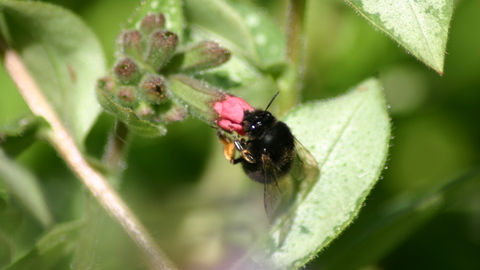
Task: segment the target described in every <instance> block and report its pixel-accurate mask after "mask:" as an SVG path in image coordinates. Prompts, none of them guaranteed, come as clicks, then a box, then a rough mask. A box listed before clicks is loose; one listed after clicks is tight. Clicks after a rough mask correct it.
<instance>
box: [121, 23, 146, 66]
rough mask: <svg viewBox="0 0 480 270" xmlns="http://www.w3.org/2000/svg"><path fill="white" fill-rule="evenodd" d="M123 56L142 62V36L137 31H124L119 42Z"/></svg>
mask: <svg viewBox="0 0 480 270" xmlns="http://www.w3.org/2000/svg"><path fill="white" fill-rule="evenodd" d="M117 42H118V44H119V49H120V52H121V53H122V54H125V55H128V56H131V57H133V58H134V59H138V60H142V51H143V49H142V34H140V32H139V31H137V30H124V31H122V33H120V35H119V36H118V40H117Z"/></svg>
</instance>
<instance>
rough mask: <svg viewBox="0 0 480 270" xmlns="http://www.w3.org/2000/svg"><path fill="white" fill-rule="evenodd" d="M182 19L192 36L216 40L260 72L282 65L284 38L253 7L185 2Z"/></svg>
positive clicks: (218, 0)
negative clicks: (189, 28)
mask: <svg viewBox="0 0 480 270" xmlns="http://www.w3.org/2000/svg"><path fill="white" fill-rule="evenodd" d="M212 14H215V16H212ZM185 16H186V18H187V21H188V23H189V24H190V26H192V29H193V32H194V33H195V34H198V35H201V36H202V37H203V38H210V39H215V40H220V41H221V43H222V45H225V46H226V47H227V48H228V49H230V50H232V51H233V52H234V55H235V54H238V55H241V56H243V57H244V58H246V59H248V60H249V61H250V62H252V63H255V64H256V65H259V67H260V68H265V67H267V66H268V65H271V64H274V63H278V62H282V61H284V56H285V38H284V36H283V34H282V32H281V31H280V29H278V27H277V26H276V25H275V24H274V23H273V22H272V21H271V20H270V18H269V17H268V16H267V15H266V14H264V13H262V12H261V11H260V9H258V8H256V7H255V6H253V5H249V4H245V3H240V2H233V1H232V2H230V3H226V2H225V1H221V0H209V1H198V0H186V1H185Z"/></svg>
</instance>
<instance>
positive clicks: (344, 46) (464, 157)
mask: <svg viewBox="0 0 480 270" xmlns="http://www.w3.org/2000/svg"><path fill="white" fill-rule="evenodd" d="M55 2H56V3H61V4H62V5H65V6H69V7H70V8H72V9H73V11H74V12H75V13H77V14H79V15H75V14H74V13H73V12H70V11H68V10H66V9H64V8H61V7H58V6H56V5H53V4H47V3H42V2H30V1H0V6H1V8H0V31H1V36H2V37H3V39H4V41H5V43H6V46H7V47H8V48H11V49H14V50H15V51H17V52H18V53H19V54H20V57H21V60H22V61H23V62H24V64H25V65H26V66H27V68H28V71H29V72H30V74H31V75H32V76H33V78H34V79H35V82H36V83H37V84H38V86H39V87H40V90H41V92H42V94H43V95H44V96H45V97H46V99H47V101H48V102H49V105H50V106H52V107H53V108H54V110H55V112H56V113H57V114H58V115H59V116H60V117H61V121H62V124H63V125H65V126H66V127H67V128H68V131H69V132H70V135H71V136H73V138H74V139H75V142H76V144H77V147H79V148H80V150H82V155H83V156H84V157H85V158H87V159H89V160H91V161H92V164H96V165H91V166H92V167H100V166H103V165H106V167H113V168H110V169H112V170H113V171H115V170H116V171H118V172H119V173H118V174H120V173H121V174H123V178H124V179H123V182H120V181H118V183H119V186H121V187H122V188H121V189H120V190H119V191H118V192H119V194H120V195H121V197H122V198H124V199H125V201H126V202H127V204H128V205H131V206H132V208H133V210H134V212H135V213H136V214H137V215H138V216H139V220H142V221H143V222H144V223H145V224H146V225H147V228H148V230H149V231H150V232H152V235H153V236H154V242H155V243H158V244H159V245H160V247H161V248H162V249H163V250H164V251H165V253H166V254H167V255H168V257H169V258H171V259H172V261H173V262H174V263H175V264H176V266H178V267H179V268H180V269H212V268H216V269H229V268H232V269H297V268H299V267H305V268H306V269H319V268H322V269H342V270H346V269H347V270H348V269H360V268H362V269H367V268H372V269H373V268H375V269H376V268H385V269H394V268H398V267H403V268H405V269H406V268H408V269H423V268H424V266H425V265H426V264H425V263H429V264H428V265H432V267H433V266H435V268H441V267H442V266H443V267H446V268H451V269H454V268H459V269H460V268H461V269H476V268H478V267H477V266H478V265H480V261H479V260H478V256H477V254H478V252H480V245H479V244H478V239H480V238H479V234H478V230H477V228H478V226H480V223H479V222H478V220H479V219H478V194H479V191H480V186H479V181H478V174H479V171H478V169H473V170H472V169H471V167H472V166H478V165H475V164H477V163H478V157H477V155H476V154H475V153H477V152H478V151H480V147H479V145H478V143H477V141H478V140H477V138H478V137H479V136H480V132H479V130H478V128H477V125H476V124H475V123H477V122H478V119H477V115H478V114H479V113H480V111H479V109H478V108H479V107H478V100H480V94H479V93H480V92H479V91H478V89H479V87H480V82H479V80H478V76H477V75H478V74H477V73H476V72H475V71H476V70H478V68H475V67H478V63H480V61H479V60H478V55H477V54H476V51H478V50H477V49H476V48H477V47H478V46H480V39H478V38H475V36H476V35H474V34H472V33H474V32H475V29H472V28H471V27H470V26H471V25H476V24H478V22H477V21H478V16H476V15H477V14H478V10H480V4H479V3H478V2H477V1H457V2H456V5H457V6H456V7H455V9H456V12H457V13H456V15H455V17H454V18H455V20H454V21H453V24H452V26H451V28H450V20H451V18H452V13H453V6H454V1H451V0H438V1H413V2H411V3H410V2H409V3H407V2H405V3H404V2H402V1H356V0H350V1H347V2H348V4H350V6H351V7H353V9H352V8H350V6H348V5H345V3H342V2H341V1H335V0H330V1H328V0H326V1H310V2H308V3H306V4H307V5H306V6H307V9H306V12H307V13H308V14H307V15H306V20H305V24H306V29H307V30H308V32H306V33H303V34H304V38H305V41H306V45H307V47H306V48H305V51H304V52H302V54H303V55H305V61H306V62H305V65H306V66H305V69H303V67H301V69H300V70H298V68H297V67H294V66H293V65H292V63H291V59H287V57H286V52H287V51H288V48H287V44H288V42H289V41H290V40H288V37H287V36H286V35H285V34H284V33H283V32H286V31H288V30H291V29H288V26H289V22H288V20H287V18H286V13H287V12H286V11H287V9H288V7H287V1H255V0H253V1H248V3H247V1H240V0H209V1H201V0H184V1H178V0H147V1H142V3H141V4H140V6H139V7H138V8H137V9H136V10H135V11H134V12H133V15H132V16H131V17H129V19H126V18H125V14H128V13H132V11H131V10H130V9H131V7H132V6H134V4H131V5H129V4H128V3H122V4H119V3H118V2H117V1H113V0H101V1H87V2H81V1H66V0H65V1H62V0H56V1H55ZM132 2H135V3H136V0H132ZM252 2H253V3H252ZM427 2H428V3H427ZM255 3H256V4H258V5H255ZM355 11H356V12H357V13H358V14H360V15H361V16H358V14H356V13H355ZM159 14H164V15H165V16H164V18H161V16H160V15H159ZM162 16H163V15H162ZM272 17H273V18H272ZM145 18H148V20H146V21H145ZM302 19H304V18H302ZM365 19H366V20H365ZM83 20H85V21H86V23H84V22H83ZM284 22H287V23H284ZM369 23H370V24H371V25H373V26H374V27H372V26H371V25H369ZM86 24H88V25H90V26H91V27H92V28H93V31H94V32H95V34H94V33H93V32H92V31H91V30H90V29H89V28H88V27H87V26H86ZM119 25H121V29H118V27H119ZM280 29H284V30H285V31H282V30H280ZM375 29H378V30H381V31H375ZM464 29H469V30H468V31H466V30H464ZM449 30H451V36H450V37H448V34H449ZM472 31H473V32H472ZM112 33H115V34H112ZM155 33H157V34H159V33H160V34H159V35H155ZM117 34H118V35H117ZM385 34H386V35H385ZM96 36H98V37H100V40H103V44H102V45H101V46H100V43H99V42H98V41H97V37H96ZM114 36H117V38H116V39H114ZM477 36H478V35H477ZM138 37H139V39H137V38H138ZM447 37H448V41H449V46H448V48H449V57H448V58H447V61H445V55H446V48H447ZM391 39H393V41H392V40H391ZM207 40H208V41H207ZM398 45H400V46H402V47H403V48H404V49H406V50H407V53H405V52H404V50H402V49H399V48H398ZM114 46H116V47H115V49H114V48H113V47H114ZM102 48H103V49H105V51H106V55H107V56H110V55H115V57H116V59H115V60H114V61H110V62H111V67H112V69H111V72H110V74H108V73H107V71H106V68H105V62H107V61H106V59H105V56H104V55H103V52H102ZM4 50H5V48H4V47H2V52H5V51H4ZM409 54H411V55H413V56H415V57H416V58H418V59H419V60H420V61H421V62H423V63H425V65H426V66H428V67H431V68H432V69H434V70H435V71H436V72H437V73H440V74H443V72H444V70H445V71H446V72H445V76H444V77H439V76H438V75H437V74H435V73H434V72H432V71H431V70H429V69H427V68H425V66H424V65H423V64H422V63H420V61H416V60H415V59H414V58H413V57H411V56H409ZM444 65H445V67H444ZM298 72H301V73H302V75H304V78H305V79H304V80H303V81H298V78H299V77H301V76H299V75H298V74H299V73H298ZM377 72H378V73H379V74H380V75H379V76H378V77H376V78H370V79H367V80H365V78H368V77H371V76H372V74H375V73H377ZM15 75H16V74H12V76H15ZM2 78H3V77H0V80H2V81H1V82H2V85H3V86H4V89H2V91H1V93H0V95H1V97H2V98H0V117H1V119H0V120H1V123H4V122H8V123H13V124H9V125H4V126H2V127H0V177H1V179H0V180H1V181H0V269H33V268H41V269H65V268H66V267H74V268H75V267H78V268H80V269H90V268H98V269H138V268H142V269H143V268H144V267H146V265H149V262H148V259H145V258H144V257H142V255H143V254H142V251H140V252H139V250H141V249H142V248H140V249H139V248H138V247H137V246H135V245H132V235H131V232H130V235H129V234H126V233H125V228H124V227H122V226H119V224H118V221H117V220H115V219H109V218H107V217H106V215H105V214H104V213H103V212H102V211H104V209H100V208H99V206H98V205H97V201H95V196H90V195H85V194H84V190H89V187H86V186H83V185H81V184H79V183H78V181H77V182H75V181H74V175H73V174H72V173H71V172H68V171H67V169H66V168H65V163H66V164H67V165H68V166H69V167H72V166H71V164H69V161H68V159H65V157H64V156H62V155H61V154H60V157H61V158H63V159H61V158H59V154H57V152H56V151H55V149H52V148H50V147H48V146H46V144H45V143H43V142H38V138H44V137H42V135H45V134H47V133H46V132H51V131H52V129H51V127H50V126H49V125H50V124H51V123H48V122H45V121H44V120H43V119H39V118H35V117H32V118H29V117H24V115H25V114H24V113H23V114H21V112H22V111H24V110H25V105H24V104H23V103H21V100H20V98H19V97H18V95H17V96H15V94H12V93H15V92H14V90H15V89H14V87H13V86H12V85H11V82H10V81H5V82H4V81H3V79H2ZM98 79H100V80H98ZM360 81H363V82H362V83H360V84H358V82H360ZM298 85H302V89H301V90H302V96H303V98H304V99H305V100H306V102H304V103H300V104H297V103H298V102H297V101H298V100H300V99H301V96H300V93H299V92H298V91H297V90H298V89H297V86H298ZM352 85H357V86H355V87H354V88H352V89H351V90H349V91H347V89H348V88H350V87H351V86H352ZM95 86H97V89H96V90H95ZM383 87H385V89H384V88H383ZM145 90H146V91H145ZM157 90H158V91H157ZM160 90H162V91H164V92H162V91H160ZM95 91H97V95H98V96H97V98H98V99H96V97H95ZM277 91H280V95H279V96H278V98H277V99H276V100H275V102H274V103H273V104H272V106H271V107H270V108H269V110H270V111H272V113H274V114H275V115H277V116H279V117H280V118H281V119H283V120H282V121H285V122H286V123H287V124H288V125H289V127H290V128H291V129H292V132H293V134H294V135H295V137H296V138H297V139H298V141H299V142H300V143H301V144H302V145H303V146H304V147H305V148H306V149H307V150H308V151H309V152H310V153H311V154H312V155H313V157H314V158H315V160H316V162H317V163H318V169H319V171H320V176H319V178H318V179H311V180H310V181H309V182H306V187H307V188H305V189H300V193H299V194H298V195H299V196H297V197H294V198H295V200H294V201H293V202H292V204H291V206H290V208H288V209H287V210H288V211H286V214H285V215H284V216H281V217H279V218H278V219H277V220H275V221H274V222H273V223H272V224H268V221H267V218H266V217H265V213H264V209H263V201H262V200H263V186H262V185H261V184H259V183H254V182H252V181H249V180H248V179H247V177H246V176H245V175H244V174H243V172H242V171H241V166H238V165H237V166H233V165H231V164H228V162H227V161H225V160H224V158H223V156H222V150H221V149H220V147H221V145H220V143H219V142H218V141H217V140H216V138H215V134H214V133H215V130H214V129H212V128H211V127H210V126H215V125H216V122H215V119H216V117H217V114H216V112H215V111H214V110H212V104H213V103H214V102H215V101H217V100H218V99H222V98H224V97H225V94H226V93H229V94H235V95H236V96H239V97H242V98H244V99H245V100H247V101H248V102H249V103H251V104H252V105H253V106H254V107H258V108H265V106H266V105H267V104H268V101H269V100H270V99H271V97H272V96H273V94H274V93H275V92H277ZM164 94H165V95H164ZM131 96H134V97H135V99H132V100H133V102H132V100H130V99H129V98H130V97H131ZM19 100H20V101H19ZM387 104H389V105H391V109H390V110H387V107H388V106H387ZM99 105H102V106H103V108H104V109H106V110H107V111H109V112H111V113H113V114H114V115H115V117H117V118H118V119H120V120H122V121H124V122H126V123H127V125H128V126H129V128H130V130H132V131H136V132H137V133H139V134H140V135H143V136H147V137H148V136H150V137H153V136H158V135H165V136H162V137H161V138H159V139H156V140H152V139H145V138H141V137H139V136H138V137H137V136H131V137H130V136H125V134H124V133H121V134H120V133H111V132H110V129H111V127H112V126H113V118H112V117H111V116H110V115H106V114H100V108H101V107H100V106H99ZM32 111H34V110H32ZM152 111H155V112H156V113H158V114H155V116H159V115H160V116H162V117H164V118H163V119H160V120H159V119H154V117H152V115H153V114H151V112H152ZM187 112H188V114H190V115H194V116H196V117H197V118H200V119H201V120H204V122H206V123H207V124H205V123H204V122H201V121H198V120H197V119H193V120H189V119H185V118H186V117H187ZM389 113H390V115H391V116H389ZM99 114H100V115H101V117H100V118H99V119H98V120H97V116H99ZM390 117H392V118H390ZM12 119H13V120H12ZM18 119H20V120H18ZM184 120H185V121H184ZM176 121H183V122H182V123H174V122H176ZM392 123H393V135H394V136H395V138H394V139H392V138H393V136H392V135H391V134H390V128H391V126H392ZM167 124H168V125H167ZM117 127H118V126H117ZM167 128H168V131H169V132H168V134H166V130H167ZM45 131H46V132H45ZM117 131H118V129H117ZM108 133H110V135H108V136H110V138H113V140H112V139H110V141H109V142H108V143H105V138H106V137H107V134H108ZM38 135H40V136H38ZM67 135H68V134H67ZM49 138H50V139H51V138H52V137H49ZM115 138H116V142H115ZM128 139H131V141H130V142H129V149H128V151H126V150H125V148H126V146H125V143H127V141H126V140H128ZM122 143H123V144H122ZM54 145H55V144H54ZM390 146H392V147H390ZM116 147H117V148H116ZM102 149H106V151H107V153H106V154H105V157H104V158H103V161H102V162H103V163H104V164H101V165H98V164H99V163H100V162H99V161H98V158H99V156H100V155H102V153H101V152H102ZM112 149H113V154H112V153H110V152H109V151H112ZM115 151H119V152H115ZM389 152H390V153H389ZM87 153H93V154H94V155H95V157H92V156H90V155H88V154H87ZM125 153H128V155H125ZM109 155H114V157H115V158H116V159H115V158H114V162H117V163H118V164H120V165H119V167H118V168H115V167H114V166H112V161H111V160H109ZM115 155H117V156H115ZM124 155H125V156H126V159H125V160H123V157H124ZM387 155H388V159H387ZM386 161H387V164H386V165H385V162H386ZM127 164H128V165H127ZM387 167H388V170H386V169H387ZM101 174H102V175H104V176H105V175H107V173H106V172H105V170H103V169H102V171H101ZM381 174H382V177H380V175H381ZM77 177H78V175H77ZM108 177H111V175H110V174H109V175H108ZM378 179H382V181H378V182H377V180H378ZM472 180H474V181H472ZM310 184H311V186H310ZM374 186H375V188H374V189H373V191H372V188H373V187H374ZM89 191H91V190H89ZM369 194H370V195H369ZM112 209H113V210H111V209H110V210H108V211H113V212H108V211H107V212H108V214H109V215H113V216H115V214H118V212H115V211H117V210H118V211H120V210H121V209H122V208H115V207H112ZM119 209H120V210H119ZM360 210H361V211H360ZM359 213H360V214H359ZM80 220H81V221H80ZM353 221H355V222H353ZM452 228H453V229H452ZM139 235H140V236H141V237H144V238H142V239H143V240H145V243H146V245H147V246H148V245H151V244H152V243H153V242H149V241H150V240H149V239H150V238H149V236H148V235H147V234H143V232H139ZM79 236H80V237H81V239H79ZM446 245H448V246H455V251H453V250H452V249H446V248H442V247H444V246H446ZM151 250H153V249H151ZM148 251H150V250H149V249H148V248H147V252H148ZM153 251H155V250H153ZM420 253H421V254H422V256H418V254H420ZM152 254H154V252H153V253H152ZM157 254H158V253H157ZM412 254H413V255H412ZM406 258H408V259H406ZM428 258H435V262H436V263H433V262H432V260H430V261H429V260H428ZM437 261H438V262H437ZM150 263H151V262H150ZM304 265H305V266H304ZM157 267H158V265H157ZM152 268H154V269H155V267H152Z"/></svg>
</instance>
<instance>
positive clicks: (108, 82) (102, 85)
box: [97, 75, 116, 95]
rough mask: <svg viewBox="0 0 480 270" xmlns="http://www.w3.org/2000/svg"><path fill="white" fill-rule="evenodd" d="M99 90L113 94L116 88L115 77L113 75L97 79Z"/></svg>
mask: <svg viewBox="0 0 480 270" xmlns="http://www.w3.org/2000/svg"><path fill="white" fill-rule="evenodd" d="M97 90H101V91H103V92H105V93H107V94H109V95H113V94H114V93H115V90H116V83H115V78H114V77H113V76H111V75H109V76H105V77H103V78H100V79H99V80H98V81H97Z"/></svg>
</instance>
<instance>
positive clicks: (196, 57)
mask: <svg viewBox="0 0 480 270" xmlns="http://www.w3.org/2000/svg"><path fill="white" fill-rule="evenodd" d="M230 57H231V53H230V51H228V50H227V49H225V48H222V47H220V45H219V44H218V43H216V42H214V41H210V40H206V41H202V42H200V43H198V44H197V45H195V46H194V47H192V48H190V49H188V50H187V51H185V52H184V55H183V62H182V65H181V68H180V69H181V71H183V72H194V71H198V70H203V69H208V68H212V67H216V66H219V65H221V64H223V63H225V62H226V61H228V60H229V59H230Z"/></svg>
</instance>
